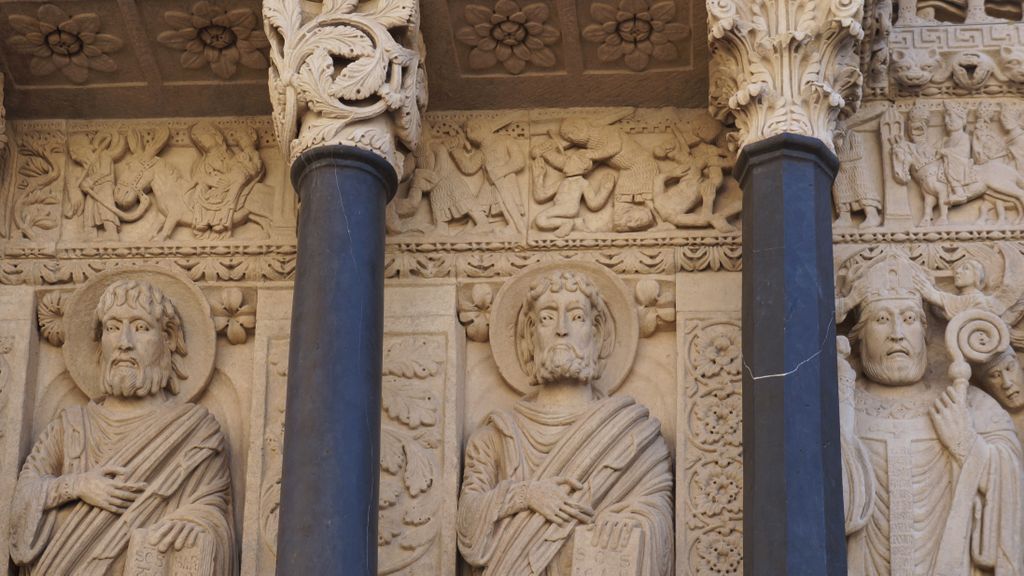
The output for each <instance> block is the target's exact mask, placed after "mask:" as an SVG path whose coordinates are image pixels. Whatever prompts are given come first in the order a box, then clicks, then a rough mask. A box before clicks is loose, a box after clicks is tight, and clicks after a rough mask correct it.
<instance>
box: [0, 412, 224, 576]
mask: <svg viewBox="0 0 1024 576" xmlns="http://www.w3.org/2000/svg"><path fill="white" fill-rule="evenodd" d="M108 465H109V466H123V467H125V468H127V469H128V470H129V472H128V474H127V477H126V478H125V479H126V480H127V481H130V482H146V483H147V486H146V489H145V491H143V492H142V493H141V494H140V495H139V497H138V498H137V499H136V500H135V502H133V503H132V505H131V506H130V507H128V509H127V510H126V511H125V512H124V513H122V514H120V515H118V514H114V513H112V512H108V511H106V510H103V509H101V508H97V507H94V506H92V505H90V504H88V503H86V502H84V501H81V500H77V499H76V500H71V501H69V502H66V503H64V504H62V505H59V506H56V507H49V506H48V504H47V503H48V502H49V503H51V504H52V503H53V502H55V501H56V500H57V495H56V493H55V492H56V491H57V490H58V483H59V481H60V477H61V476H62V475H65V474H77V473H84V472H88V471H90V470H94V469H97V468H101V467H103V466H108ZM164 519H180V520H188V521H190V522H192V523H194V524H196V525H199V526H201V527H202V528H203V532H204V535H203V536H202V538H206V539H209V540H211V541H212V543H213V546H212V548H213V553H214V565H215V568H214V570H213V572H212V573H211V574H209V575H208V576H227V575H229V574H234V573H236V572H237V568H236V561H235V552H234V533H233V532H234V531H233V526H232V524H233V521H232V513H231V478H230V473H229V471H228V460H227V448H226V442H225V439H224V436H223V434H222V433H221V431H220V426H219V425H218V424H217V420H216V419H215V418H214V417H213V416H212V415H210V414H209V413H208V412H207V411H206V409H205V408H202V407H199V406H196V405H194V404H186V403H169V404H165V405H163V406H161V407H159V408H157V409H155V410H153V411H151V412H148V413H144V414H142V415H129V416H124V415H121V414H117V413H115V412H113V411H111V410H108V409H106V408H104V407H103V406H101V405H98V404H96V403H92V402H90V403H89V404H88V405H86V406H84V407H73V408H68V409H66V410H64V411H63V412H61V414H60V415H59V416H58V417H57V418H56V419H55V420H54V421H53V422H51V423H50V425H49V426H48V427H47V428H46V430H45V431H44V432H43V434H42V435H41V436H40V437H39V439H38V440H37V441H36V443H35V446H33V448H32V453H31V454H30V455H29V457H28V460H27V461H26V462H25V466H24V467H23V468H22V471H21V474H20V476H19V477H18V484H17V487H16V488H15V495H14V502H13V506H12V508H11V534H12V539H11V556H12V558H13V559H14V561H15V563H17V564H19V565H21V574H22V575H23V576H32V575H39V576H64V575H71V574H74V575H75V576H102V575H120V574H122V573H123V572H124V566H125V561H126V558H125V557H126V552H127V550H128V545H129V542H130V541H131V539H132V537H133V532H134V531H135V530H138V529H145V528H148V527H151V526H153V525H155V524H156V523H158V522H160V521H161V520H164ZM137 534H140V535H146V534H147V532H145V531H140V532H137ZM171 550H173V547H172V548H171ZM204 576H207V575H205V574H204Z"/></svg>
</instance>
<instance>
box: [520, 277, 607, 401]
mask: <svg viewBox="0 0 1024 576" xmlns="http://www.w3.org/2000/svg"><path fill="white" fill-rule="evenodd" d="M613 342H614V329H613V327H612V318H611V312H610V311H609V310H608V305H607V304H606V302H605V300H604V298H603V297H602V296H601V293H600V292H599V291H598V288H597V285H596V284H594V282H593V281H592V280H591V279H590V278H589V277H588V276H587V275H586V274H583V273H580V272H571V271H561V272H553V273H551V274H549V275H547V276H543V277H541V278H540V279H539V280H537V281H536V282H535V283H534V284H533V285H532V286H531V287H530V290H529V292H528V295H527V298H526V302H525V303H524V305H523V308H522V310H521V311H520V313H519V318H518V321H517V322H516V349H517V350H516V351H517V353H518V355H519V361H520V363H521V364H522V366H523V368H524V371H525V372H526V374H527V375H528V376H529V377H530V380H531V383H533V384H537V385H543V384H548V383H552V382H564V381H575V382H579V383H582V384H589V383H591V382H593V381H594V380H596V379H598V378H600V376H601V373H602V371H603V370H604V363H605V360H606V359H607V358H608V356H609V355H611V352H612V344H613Z"/></svg>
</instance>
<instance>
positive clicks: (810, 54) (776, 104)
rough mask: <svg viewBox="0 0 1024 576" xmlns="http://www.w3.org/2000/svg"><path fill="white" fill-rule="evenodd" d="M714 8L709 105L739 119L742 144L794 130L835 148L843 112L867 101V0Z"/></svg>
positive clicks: (765, 1)
mask: <svg viewBox="0 0 1024 576" xmlns="http://www.w3.org/2000/svg"><path fill="white" fill-rule="evenodd" d="M707 8H708V24H709V32H708V41H709V42H710V44H711V51H712V62H711V88H710V92H711V94H710V96H711V98H710V105H709V108H710V111H711V113H712V114H713V115H715V116H716V117H718V118H719V119H722V120H728V119H729V118H732V119H733V120H734V121H735V123H736V127H737V128H738V129H739V134H738V135H737V136H738V139H739V142H738V144H739V146H740V147H743V146H746V145H747V144H751V143H753V142H757V141H759V140H763V139H765V138H768V137H770V136H774V135H776V134H781V133H783V132H791V133H796V134H802V135H806V136H812V137H815V138H818V139H820V140H822V141H824V143H825V144H826V145H827V146H828V147H829V148H830V149H831V148H832V146H833V144H832V132H833V130H834V128H835V125H836V120H837V119H838V118H840V117H845V116H847V115H849V114H852V113H853V112H854V111H856V109H857V107H858V106H859V104H860V98H861V84H862V81H863V80H862V75H861V71H860V69H859V64H858V58H859V57H858V56H857V54H856V53H855V47H856V45H857V43H858V42H859V41H860V39H861V38H862V37H863V35H864V31H863V29H862V27H861V15H862V12H863V8H864V2H863V0H708V2H707Z"/></svg>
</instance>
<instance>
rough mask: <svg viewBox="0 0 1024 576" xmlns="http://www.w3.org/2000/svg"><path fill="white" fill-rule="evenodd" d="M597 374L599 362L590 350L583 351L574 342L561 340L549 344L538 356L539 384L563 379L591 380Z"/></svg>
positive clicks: (584, 381) (537, 373) (535, 376)
mask: <svg viewBox="0 0 1024 576" xmlns="http://www.w3.org/2000/svg"><path fill="white" fill-rule="evenodd" d="M596 376H597V362H595V361H594V356H593V353H591V352H590V351H589V350H587V351H586V352H581V351H580V350H578V349H577V348H576V347H575V346H573V345H572V344H569V343H566V342H560V343H558V344H554V345H552V346H549V347H548V348H547V349H546V350H544V351H543V352H542V353H541V354H540V356H539V358H537V372H536V374H535V375H534V379H535V380H536V382H537V384H547V383H550V382H558V381H561V380H575V381H577V382H580V383H586V382H590V381H591V380H593V379H594V378H595V377H596Z"/></svg>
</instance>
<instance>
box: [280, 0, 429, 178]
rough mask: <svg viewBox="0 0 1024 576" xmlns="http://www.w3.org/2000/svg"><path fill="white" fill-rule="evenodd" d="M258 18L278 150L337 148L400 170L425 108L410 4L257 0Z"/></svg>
mask: <svg viewBox="0 0 1024 576" xmlns="http://www.w3.org/2000/svg"><path fill="white" fill-rule="evenodd" d="M310 7H312V8H313V11H312V12H311V11H310ZM263 22H264V26H265V27H266V32H267V38H268V39H269V40H270V99H271V102H272V104H273V106H274V114H273V118H274V128H275V130H276V132H277V138H278V141H279V142H280V143H281V147H282V150H283V152H284V154H285V156H286V157H287V158H289V160H290V161H294V160H295V159H296V158H298V157H299V155H300V154H302V153H303V152H305V151H307V150H309V149H311V148H315V147H317V146H326V145H332V144H343V145H348V146H355V147H358V148H362V149H364V150H369V151H371V152H373V153H375V154H378V155H380V156H381V157H383V158H384V159H385V160H387V161H388V162H389V163H391V165H392V166H393V167H394V168H395V171H396V172H398V173H399V174H401V173H402V165H403V163H404V157H405V155H406V154H407V153H408V152H409V151H410V150H413V149H415V146H416V141H417V140H418V139H419V133H420V123H421V120H420V112H421V108H423V107H425V106H426V77H425V71H424V70H423V69H422V66H421V54H422V52H423V50H422V46H423V42H422V40H421V37H420V33H419V5H418V0H378V1H376V2H361V1H359V0H323V2H322V3H312V2H302V1H301V0H264V1H263Z"/></svg>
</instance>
